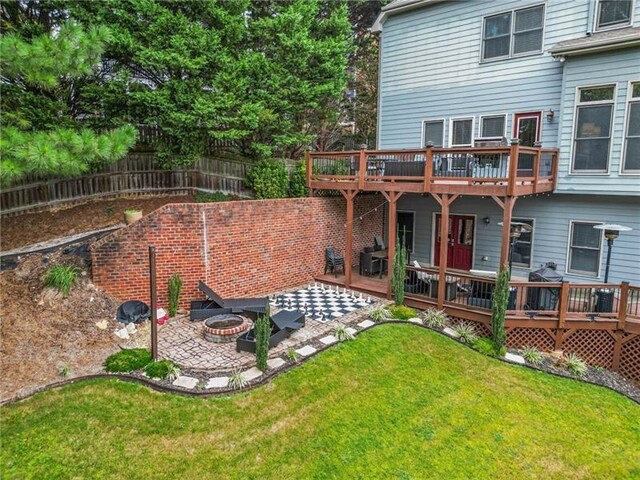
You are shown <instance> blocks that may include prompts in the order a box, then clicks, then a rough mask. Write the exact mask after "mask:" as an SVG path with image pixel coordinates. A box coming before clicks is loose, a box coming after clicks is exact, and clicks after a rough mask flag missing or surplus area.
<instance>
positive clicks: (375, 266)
mask: <svg viewBox="0 0 640 480" xmlns="http://www.w3.org/2000/svg"><path fill="white" fill-rule="evenodd" d="M372 250H373V248H369V247H367V248H365V249H364V252H360V275H367V276H371V275H375V274H378V273H380V269H381V268H382V264H381V263H382V262H381V260H382V259H380V258H373V256H372V255H371V254H372V253H373V252H372Z"/></svg>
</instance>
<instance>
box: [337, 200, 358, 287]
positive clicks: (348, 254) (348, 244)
mask: <svg viewBox="0 0 640 480" xmlns="http://www.w3.org/2000/svg"><path fill="white" fill-rule="evenodd" d="M340 193H342V195H343V196H344V198H345V200H346V202H347V220H346V230H347V238H346V241H345V247H344V286H345V287H349V286H351V263H352V250H353V203H354V198H355V196H356V195H357V194H358V191H357V190H340Z"/></svg>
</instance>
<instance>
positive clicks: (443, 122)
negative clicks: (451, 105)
mask: <svg viewBox="0 0 640 480" xmlns="http://www.w3.org/2000/svg"><path fill="white" fill-rule="evenodd" d="M429 122H442V148H445V147H446V146H447V145H446V143H445V139H446V135H445V132H444V130H445V127H446V126H447V119H446V118H444V117H443V118H428V119H426V120H422V121H421V122H420V145H422V148H426V147H427V144H426V142H425V141H424V124H425V123H429ZM436 148H438V147H436Z"/></svg>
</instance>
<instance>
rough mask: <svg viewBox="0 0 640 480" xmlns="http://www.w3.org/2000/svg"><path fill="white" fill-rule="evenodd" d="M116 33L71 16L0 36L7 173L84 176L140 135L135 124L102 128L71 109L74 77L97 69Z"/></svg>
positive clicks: (0, 147)
mask: <svg viewBox="0 0 640 480" xmlns="http://www.w3.org/2000/svg"><path fill="white" fill-rule="evenodd" d="M108 39H109V32H108V30H106V29H105V28H92V29H89V30H86V31H85V30H83V29H82V28H81V27H80V25H78V24H76V23H65V24H63V25H62V26H61V27H60V28H59V30H58V31H57V32H56V33H55V34H52V33H44V34H40V35H35V36H32V37H31V38H29V39H25V38H22V36H21V35H20V34H19V33H9V34H6V35H3V36H2V37H0V66H1V67H2V81H1V82H0V98H1V102H2V103H1V108H2V113H3V115H2V120H1V127H2V128H1V131H0V157H1V160H0V176H1V180H2V183H3V184H5V185H6V184H8V183H10V182H13V181H16V180H19V179H20V178H22V177H24V176H25V175H28V174H36V175H50V174H55V175H58V176H60V175H79V174H81V173H84V172H86V171H88V170H90V169H91V168H94V167H97V166H99V165H103V164H106V163H110V162H114V161H116V160H118V159H119V158H121V157H122V156H123V155H125V154H126V153H127V150H128V149H129V147H130V146H131V145H132V144H133V143H134V142H135V138H136V131H135V129H134V128H133V127H131V126H123V127H121V128H118V129H115V130H112V131H108V132H104V133H98V132H95V131H93V130H91V129H88V128H83V125H82V122H81V121H80V120H79V118H78V117H77V116H76V115H74V113H73V111H72V110H71V109H70V108H69V98H70V97H71V96H72V92H73V91H74V86H75V82H76V81H77V80H80V79H82V78H83V77H85V76H87V75H91V74H92V72H93V71H94V69H95V68H96V65H97V64H98V62H99V61H100V56H101V54H102V52H103V50H104V44H105V42H106V41H108Z"/></svg>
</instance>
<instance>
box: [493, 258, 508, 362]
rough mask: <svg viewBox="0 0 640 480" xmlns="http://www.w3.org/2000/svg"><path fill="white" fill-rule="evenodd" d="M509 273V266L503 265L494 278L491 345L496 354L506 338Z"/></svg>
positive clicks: (500, 349)
mask: <svg viewBox="0 0 640 480" xmlns="http://www.w3.org/2000/svg"><path fill="white" fill-rule="evenodd" d="M510 277H511V274H510V272H509V266H508V265H504V266H503V267H502V270H500V273H499V274H498V278H497V279H496V286H495V289H494V291H493V303H492V312H491V336H492V339H493V346H494V349H495V351H496V354H498V355H500V354H501V353H502V350H503V348H504V343H505V340H506V336H507V334H506V331H505V329H504V323H505V315H506V311H507V306H508V303H509V279H510Z"/></svg>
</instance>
